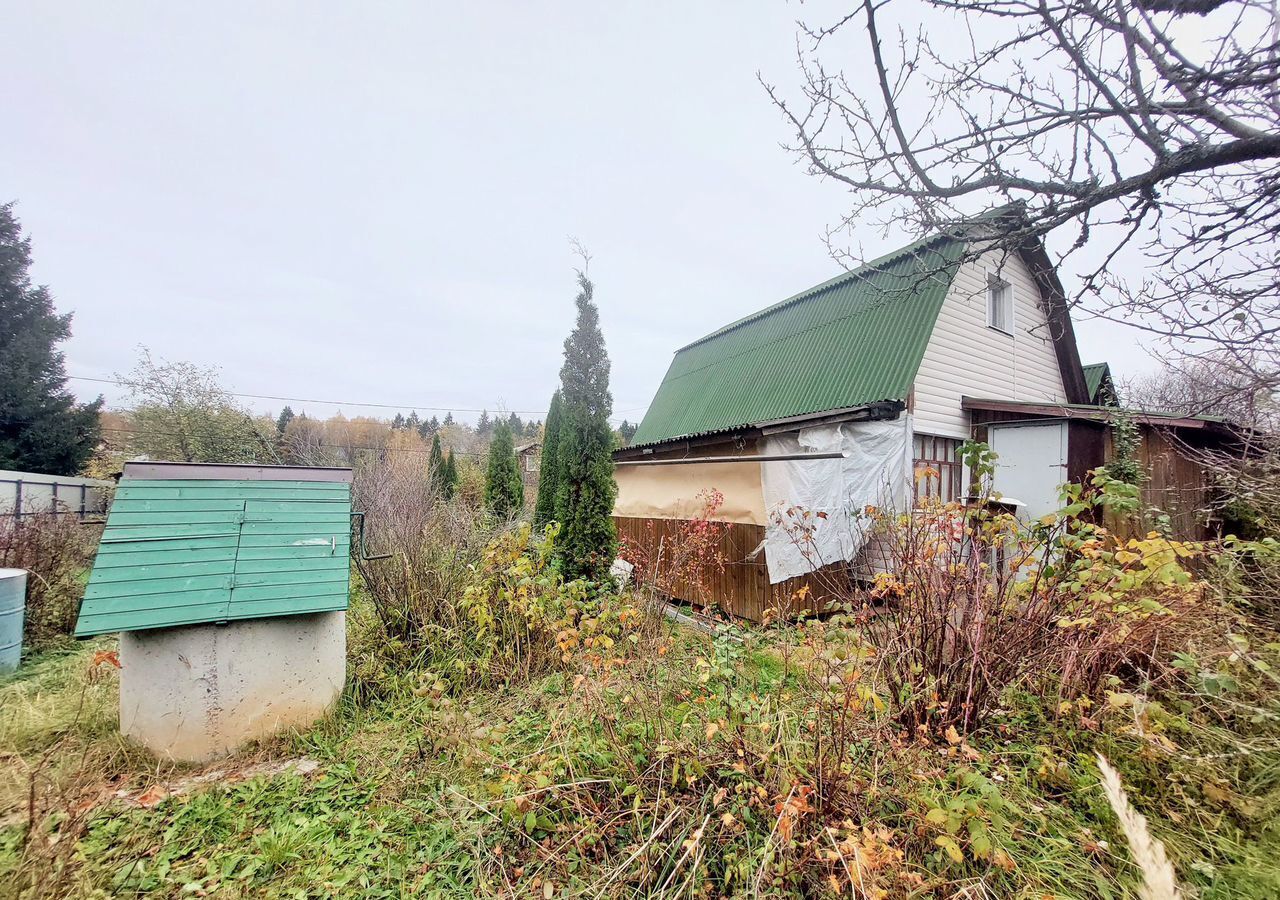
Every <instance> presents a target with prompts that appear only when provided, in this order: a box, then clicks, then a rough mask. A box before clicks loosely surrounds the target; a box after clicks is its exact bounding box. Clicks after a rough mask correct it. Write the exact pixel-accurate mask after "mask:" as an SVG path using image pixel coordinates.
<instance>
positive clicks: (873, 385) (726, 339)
mask: <svg viewBox="0 0 1280 900" xmlns="http://www.w3.org/2000/svg"><path fill="white" fill-rule="evenodd" d="M964 246H965V245H964V243H963V242H962V241H960V240H957V239H954V238H950V237H947V236H936V237H933V238H929V239H927V240H924V241H918V242H917V243H915V244H912V245H910V246H908V247H904V248H902V249H901V250H899V251H897V252H895V253H892V254H889V255H888V256H886V257H882V258H881V259H878V260H876V261H874V262H872V263H869V264H867V265H866V266H863V267H862V268H860V269H857V270H855V271H853V272H848V273H845V274H844V275H840V276H838V277H837V278H834V279H831V280H830V281H827V282H824V283H822V284H820V285H818V286H816V287H813V288H810V289H809V290H807V291H803V292H801V293H800V294H797V295H795V296H794V297H791V298H789V299H787V300H784V301H782V302H781V303H778V304H775V305H774V306H771V307H768V308H767V309H764V310H761V311H760V312H757V313H754V314H753V315H751V316H748V317H746V318H745V319H740V320H739V321H737V322H734V323H732V324H730V325H727V326H725V327H724V328H721V329H719V330H718V331H715V332H713V333H712V334H709V335H707V336H706V337H704V338H702V339H700V340H697V341H694V342H693V343H692V344H689V345H688V346H686V347H684V348H682V349H681V350H679V351H678V352H677V353H676V356H675V359H674V360H672V363H671V367H670V369H668V371H667V374H666V377H665V378H663V381H662V384H661V386H659V388H658V392H657V394H656V395H655V396H654V398H653V402H652V403H651V404H650V405H649V409H648V412H646V413H645V416H644V420H643V421H642V422H641V423H640V427H639V430H638V431H637V432H636V435H635V437H634V438H633V441H632V444H631V447H630V448H629V449H635V448H638V447H643V446H646V445H656V444H661V443H664V442H667V441H673V440H677V439H685V438H689V437H693V436H697V435H709V434H717V433H724V432H731V431H735V430H740V429H743V428H746V427H749V426H752V425H758V424H760V423H763V422H769V421H773V420H778V419H784V418H788V417H798V416H803V415H808V414H817V413H823V412H827V411H831V410H839V409H847V408H853V407H863V406H868V405H872V404H876V403H880V402H883V401H905V400H906V398H907V395H908V394H909V393H910V390H911V383H912V379H914V377H915V374H916V370H917V368H918V366H919V364H920V358H921V354H923V353H924V349H925V345H926V342H927V340H928V337H929V335H930V333H931V332H932V329H933V324H934V320H935V319H936V317H937V314H938V309H939V307H940V306H941V304H942V301H943V298H944V297H945V296H946V293H947V291H948V289H949V287H950V284H951V281H952V279H953V277H954V275H955V272H956V269H957V265H958V261H959V258H960V256H961V255H962V253H963V250H964Z"/></svg>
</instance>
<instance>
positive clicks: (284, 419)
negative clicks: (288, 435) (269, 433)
mask: <svg viewBox="0 0 1280 900" xmlns="http://www.w3.org/2000/svg"><path fill="white" fill-rule="evenodd" d="M292 421H293V407H292V406H286V407H285V408H284V409H282V410H280V416H279V418H277V419H276V434H278V435H280V436H282V437H283V436H284V430H285V429H286V428H288V427H289V423H290V422H292Z"/></svg>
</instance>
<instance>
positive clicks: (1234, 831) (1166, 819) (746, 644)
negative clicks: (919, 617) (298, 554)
mask: <svg viewBox="0 0 1280 900" xmlns="http://www.w3.org/2000/svg"><path fill="white" fill-rule="evenodd" d="M360 621H361V620H360V617H359V616H356V617H355V618H354V619H353V625H352V627H353V628H354V629H358V628H360V627H362V626H361V625H360ZM742 634H743V636H745V640H738V639H734V638H731V637H728V636H721V637H719V638H715V639H713V638H712V637H710V636H708V635H704V634H700V633H697V632H694V631H692V630H689V629H687V628H675V627H673V626H671V625H669V624H667V623H659V624H653V625H652V626H651V633H650V634H648V635H647V636H646V637H645V639H644V640H643V641H641V642H639V644H638V645H637V646H634V647H632V648H630V650H629V651H628V652H627V653H625V654H620V655H619V656H617V657H614V658H611V659H608V660H606V661H605V662H604V664H588V663H585V662H582V661H579V660H576V659H575V660H574V661H573V662H572V663H567V664H566V665H565V666H564V668H563V669H562V670H558V671H553V672H551V673H550V674H544V675H541V676H538V677H534V678H531V679H529V680H525V681H523V682H522V683H515V684H495V685H492V686H490V687H486V688H483V689H475V688H472V689H467V690H459V689H457V688H455V687H454V685H455V683H456V682H457V679H456V678H455V675H456V672H454V670H453V669H452V668H451V667H452V666H454V665H455V663H452V662H449V663H446V662H436V663H434V664H433V663H432V662H430V661H418V664H415V665H411V666H409V665H406V666H393V665H388V664H382V665H381V666H380V667H374V666H373V665H372V664H371V663H370V662H369V660H368V659H367V658H357V657H358V655H359V654H361V653H362V652H364V651H362V650H361V649H360V646H361V640H360V639H359V638H358V636H357V637H356V638H355V639H354V640H353V650H352V653H353V665H352V666H351V668H352V670H353V671H354V672H356V673H357V676H356V678H355V683H354V685H353V687H352V689H351V690H349V691H348V692H347V693H346V694H345V695H344V697H343V699H342V701H341V702H340V704H339V705H338V707H337V708H336V709H335V710H334V712H333V713H332V715H331V716H330V717H329V718H327V719H326V720H324V721H322V722H320V723H318V724H317V725H316V726H315V727H314V728H312V729H310V730H309V731H306V732H304V733H299V734H293V735H288V736H282V737H281V738H279V739H276V740H272V741H270V742H266V743H264V744H261V745H259V746H255V747H251V748H248V749H246V750H245V751H244V752H243V753H242V754H241V755H240V756H238V757H237V758H235V759H233V760H230V761H228V762H225V763H219V764H217V765H215V766H206V767H202V768H198V769H191V768H187V769H184V768H180V767H173V766H166V765H162V764H158V763H156V762H155V761H154V760H153V759H151V758H150V757H148V756H147V755H146V754H145V753H143V752H140V751H138V750H137V749H134V748H131V747H130V746H128V744H127V743H126V742H124V741H123V740H122V739H121V738H120V737H119V735H118V734H117V733H116V730H115V729H116V710H115V703H116V685H117V681H116V674H115V670H114V668H113V667H112V666H111V665H110V664H109V663H99V664H98V665H96V666H95V665H93V661H94V658H95V655H99V654H100V651H104V650H106V651H109V650H110V649H111V645H110V642H102V643H97V644H91V645H81V646H78V647H76V648H74V649H72V650H68V651H61V652H56V653H50V654H47V655H45V656H44V657H41V658H39V659H37V660H34V661H32V662H30V663H28V664H27V665H26V666H24V667H23V669H22V670H21V672H20V673H19V674H18V675H16V676H13V677H11V678H9V679H8V680H7V681H5V682H3V683H0V758H2V759H3V763H0V818H2V819H3V826H2V827H0V895H20V896H33V897H46V896H47V897H54V896H69V897H101V896H140V895H154V896H172V897H188V896H197V897H201V896H213V897H242V896H279V897H316V896H369V897H409V896H413V897H419V896H426V897H433V896H439V897H467V896H475V895H484V896H532V897H544V898H547V897H556V896H588V897H597V896H618V897H622V896H677V895H679V896H699V897H718V896H757V895H758V896H774V897H781V896H823V895H831V896H835V895H839V894H843V895H846V896H848V895H850V894H851V892H852V893H853V895H855V896H870V897H876V896H883V897H899V896H902V897H905V896H922V897H923V896H928V897H934V896H936V897H953V896H965V897H1026V898H1043V897H1056V898H1068V897H1090V898H1094V897H1096V898H1109V897H1125V896H1136V894H1135V893H1134V886H1135V884H1136V879H1135V872H1134V870H1133V867H1132V865H1131V863H1130V861H1129V856H1128V849H1127V846H1126V843H1125V840H1124V838H1123V836H1122V835H1121V834H1120V833H1119V832H1118V831H1117V827H1116V820H1115V816H1114V814H1113V813H1112V812H1111V809H1110V807H1109V806H1108V804H1107V802H1106V800H1105V798H1104V797H1103V795H1102V793H1101V791H1100V789H1099V787H1098V776H1097V766H1096V763H1095V762H1094V754H1095V752H1098V751H1101V752H1103V753H1104V754H1105V755H1106V756H1107V757H1108V758H1109V759H1111V760H1112V761H1113V763H1115V765H1116V766H1117V768H1119V770H1120V772H1121V774H1122V776H1123V778H1124V781H1125V785H1126V788H1127V790H1128V791H1129V794H1130V796H1131V798H1132V800H1133V801H1134V803H1135V805H1136V806H1138V807H1139V809H1140V810H1141V811H1143V812H1144V813H1145V814H1146V815H1147V816H1148V817H1149V818H1150V820H1151V825H1152V829H1153V831H1154V832H1155V834H1156V836H1157V837H1159V838H1160V839H1162V840H1163V841H1164V842H1165V843H1166V844H1167V846H1168V849H1169V852H1170V855H1171V856H1172V858H1173V860H1174V862H1175V864H1176V866H1177V869H1178V873H1179V876H1180V878H1181V879H1182V880H1183V882H1184V884H1185V885H1187V886H1188V887H1189V893H1190V892H1191V891H1194V892H1195V894H1194V895H1198V896H1202V897H1206V898H1228V897H1257V898H1268V897H1270V898H1273V897H1277V896H1280V815H1278V814H1280V740H1278V738H1280V728H1278V727H1277V724H1276V723H1277V719H1276V704H1275V698H1274V696H1268V695H1267V694H1266V692H1265V691H1259V692H1254V693H1250V692H1248V691H1247V690H1246V687H1245V686H1244V685H1241V684H1237V685H1235V687H1234V688H1233V690H1232V691H1231V692H1229V693H1226V694H1223V695H1222V696H1220V697H1219V698H1218V700H1217V701H1215V702H1212V703H1210V702H1207V701H1206V699H1205V697H1204V695H1203V694H1202V693H1199V692H1198V693H1196V694H1195V695H1194V696H1192V695H1188V696H1185V697H1179V696H1169V695H1166V696H1162V697H1159V698H1155V697H1143V696H1139V695H1137V694H1134V693H1132V692H1127V691H1121V690H1117V691H1114V692H1111V693H1109V694H1108V695H1107V697H1106V698H1105V699H1100V702H1099V703H1098V704H1097V705H1089V704H1085V705H1084V706H1083V708H1081V707H1080V706H1078V705H1070V704H1069V705H1064V706H1061V707H1059V708H1055V709H1046V708H1045V706H1044V704H1043V702H1042V701H1040V700H1037V699H1036V698H1033V697H1030V696H1011V697H1009V698H1008V699H1007V701H1006V704H1005V708H1004V709H1002V711H1001V712H1000V713H999V714H998V715H997V716H996V719H995V721H994V724H993V726H992V727H991V728H989V729H987V730H985V731H984V732H983V733H981V734H980V735H977V736H975V737H972V738H970V739H960V738H959V737H958V736H946V735H942V736H931V737H930V738H928V739H926V738H924V737H916V738H912V737H911V736H909V735H906V734H902V733H901V732H900V731H899V730H898V729H896V728H895V727H894V726H893V724H892V723H890V722H887V721H886V717H885V715H884V714H883V713H882V712H879V711H878V705H879V704H878V701H877V698H876V696H875V694H874V691H868V692H866V693H865V694H864V695H862V696H863V697H864V698H865V699H866V704H865V706H863V707H861V708H854V709H852V710H851V708H850V704H848V703H844V702H842V704H841V706H842V708H843V709H844V713H843V715H844V716H845V717H846V718H847V719H848V720H849V727H848V728H843V729H842V730H838V731H837V730H832V728H831V727H829V726H830V723H829V722H828V721H827V720H826V719H825V718H824V717H827V716H829V715H831V714H832V712H833V709H834V708H833V707H832V706H831V705H830V704H829V703H827V702H826V701H824V700H823V697H824V696H826V694H824V693H823V689H822V686H818V687H815V686H814V685H813V684H812V683H810V682H811V679H810V675H811V673H812V667H811V666H810V665H809V663H811V662H812V661H813V660H814V659H815V658H816V656H815V654H818V653H822V652H827V651H829V650H830V648H831V647H833V646H836V645H837V643H838V640H839V636H838V635H834V634H830V633H828V634H826V635H824V638H823V640H824V643H823V644H822V645H821V646H817V645H815V644H814V643H813V641H812V640H811V632H810V633H809V634H806V629H804V628H798V629H795V628H793V629H779V630H774V631H771V632H759V633H754V634H753V633H748V632H743V633H742ZM1265 652H1266V653H1268V654H1270V658H1274V657H1275V652H1274V650H1273V649H1268V650H1267V651H1265ZM1259 653H1262V651H1259ZM1259 658H1261V657H1259ZM1278 664H1280V663H1278ZM371 671H375V672H376V677H370V675H369V672H371ZM854 706H857V704H855V705H854ZM834 738H838V739H839V741H840V742H842V743H840V746H834V745H833V743H832V741H833V739H834ZM824 742H826V743H824ZM296 760H302V761H303V763H302V764H301V765H291V766H281V765H278V763H280V762H281V761H296ZM211 771H212V772H213V773H214V774H213V775H211V776H210V777H208V778H205V779H203V780H193V778H194V777H195V776H199V775H201V774H202V773H203V774H207V773H209V772H211ZM33 778H34V783H35V791H34V793H33V792H32V783H33ZM33 797H34V798H35V799H34V806H35V810H36V820H37V828H36V832H35V834H33V835H32V836H31V837H30V838H29V839H28V838H27V823H28V818H29V810H30V808H31V804H32V802H33V800H32V798H33Z"/></svg>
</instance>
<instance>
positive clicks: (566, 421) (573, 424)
mask: <svg viewBox="0 0 1280 900" xmlns="http://www.w3.org/2000/svg"><path fill="white" fill-rule="evenodd" d="M578 286H579V288H580V290H579V292H578V297H577V301H576V302H577V305H578V321H577V324H576V325H575V326H574V329H573V332H572V333H571V334H570V335H569V337H568V338H567V339H566V340H565V342H564V366H563V368H561V370H560V391H561V402H562V404H563V412H562V415H563V422H562V424H561V426H560V439H559V442H558V446H557V448H556V456H557V460H558V462H557V467H558V469H559V471H560V485H559V491H558V493H557V496H556V518H557V519H558V520H559V522H560V525H561V532H560V556H561V565H562V567H563V570H564V573H565V575H566V577H568V578H587V579H590V580H593V581H602V580H604V579H605V578H607V577H608V574H609V569H610V567H611V566H612V565H613V560H614V555H615V553H616V551H617V543H618V542H617V532H616V531H615V529H614V525H613V501H614V498H615V497H616V496H617V493H618V486H617V484H616V483H615V482H614V480H613V455H612V452H613V429H612V428H610V427H609V414H610V413H611V412H612V411H613V396H612V395H611V394H610V393H609V355H608V353H607V352H606V350H605V345H604V335H603V334H602V333H601V332H600V311H599V309H597V308H596V305H595V302H594V301H593V295H594V293H595V288H594V285H592V283H591V280H590V279H589V278H587V275H586V273H585V272H579V273H578Z"/></svg>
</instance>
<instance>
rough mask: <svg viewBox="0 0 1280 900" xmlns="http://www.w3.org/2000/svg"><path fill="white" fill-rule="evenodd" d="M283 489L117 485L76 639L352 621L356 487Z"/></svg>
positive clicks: (136, 481)
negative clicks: (261, 621) (294, 620)
mask: <svg viewBox="0 0 1280 900" xmlns="http://www.w3.org/2000/svg"><path fill="white" fill-rule="evenodd" d="M160 465H165V464H160ZM127 474H128V472H127V470H126V476H127ZM287 478H288V475H287V474H282V476H281V480H261V479H255V480H238V479H218V478H201V479H181V478H178V479H174V478H160V479H154V478H129V477H126V478H124V479H122V480H121V482H120V486H119V488H118V489H117V491H116V496H115V500H114V501H113V502H112V504H111V512H110V513H109V515H108V517H107V524H106V528H105V529H104V531H103V534H102V541H101V543H100V544H99V547H98V555H97V558H96V559H95V560H94V564H93V572H92V573H91V574H90V576H89V585H88V587H87V588H86V589H85V595H84V601H83V603H82V605H81V607H80V618H79V620H78V621H77V622H76V637H87V636H89V635H94V634H104V633H107V632H113V631H135V630H140V629H146V628H162V627H167V626H173V625H193V624H199V623H205V622H222V621H230V620H233V619H253V618H263V617H267V616H282V615H297V614H300V613H311V612H327V611H331V610H340V609H346V608H347V597H348V584H347V581H348V575H349V566H350V563H349V559H350V541H351V485H350V484H349V483H344V482H335V481H294V480H285V479H287Z"/></svg>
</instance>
